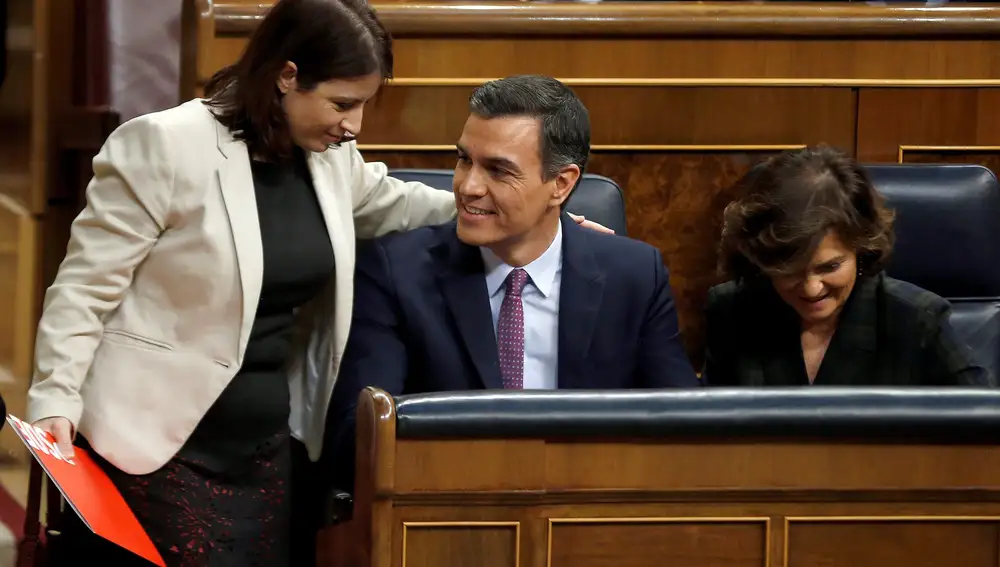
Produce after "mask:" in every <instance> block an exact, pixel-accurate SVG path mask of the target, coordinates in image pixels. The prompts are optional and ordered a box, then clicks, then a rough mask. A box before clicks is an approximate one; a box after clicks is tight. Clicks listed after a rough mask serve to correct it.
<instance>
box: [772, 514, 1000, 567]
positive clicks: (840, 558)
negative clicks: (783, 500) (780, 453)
mask: <svg viewBox="0 0 1000 567" xmlns="http://www.w3.org/2000/svg"><path fill="white" fill-rule="evenodd" d="M873 520H881V521H873ZM970 520H971V521H962V519H961V518H942V519H940V520H935V519H933V518H928V519H926V520H925V521H907V519H905V518H891V517H887V518H881V519H871V518H857V519H851V518H839V519H836V521H828V520H826V519H823V518H816V519H811V520H804V519H798V518H789V522H788V536H787V541H788V557H787V560H786V563H785V564H786V567H816V566H817V565H822V566H823V567H887V566H894V565H899V566H904V565H905V566H906V567H951V566H953V565H955V566H957V565H961V566H962V567H996V566H997V564H998V563H1000V555H998V550H1000V524H998V523H997V520H1000V519H986V520H981V521H976V520H974V519H970Z"/></svg>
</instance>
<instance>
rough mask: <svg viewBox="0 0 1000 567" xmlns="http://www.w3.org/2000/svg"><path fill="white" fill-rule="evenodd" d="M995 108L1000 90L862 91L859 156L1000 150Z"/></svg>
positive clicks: (879, 158) (889, 158) (884, 158)
mask: <svg viewBox="0 0 1000 567" xmlns="http://www.w3.org/2000/svg"><path fill="white" fill-rule="evenodd" d="M997 108H1000V89H985V88H980V89H862V90H861V92H860V93H859V95H858V152H857V155H858V158H859V159H861V160H863V161H870V162H896V161H898V160H899V149H900V146H951V147H957V148H961V147H965V146H993V147H996V146H1000V113H998V112H996V109H997ZM949 161H951V160H949Z"/></svg>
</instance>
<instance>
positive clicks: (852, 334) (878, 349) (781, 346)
mask: <svg viewBox="0 0 1000 567" xmlns="http://www.w3.org/2000/svg"><path fill="white" fill-rule="evenodd" d="M950 311H951V308H950V305H949V303H948V302H947V301H946V300H944V299H942V298H941V297H939V296H937V295H935V294H933V293H931V292H929V291H926V290H923V289H921V288H919V287H917V286H915V285H912V284H909V283H906V282H902V281H899V280H894V279H892V278H889V277H886V276H885V275H883V274H882V273H879V274H877V275H875V276H872V277H868V278H862V279H859V280H858V282H857V284H856V286H855V288H854V291H853V292H852V293H851V297H850V298H848V300H847V303H846V305H844V310H843V312H842V313H841V316H840V322H839V324H838V327H837V331H836V333H835V334H834V336H833V339H832V340H831V341H830V346H829V347H828V349H827V351H826V355H825V356H824V358H823V363H822V365H821V366H820V369H819V372H818V374H817V375H816V380H815V381H814V382H813V383H814V384H815V385H817V386H823V385H844V386H847V385H850V386H911V385H912V386H916V385H926V386H930V385H939V386H940V385H981V386H990V385H993V378H992V377H991V376H990V375H989V373H988V372H987V371H986V369H984V368H982V367H981V366H977V365H976V364H975V363H974V362H973V361H972V352H971V350H970V349H969V347H968V346H967V345H965V344H964V343H963V342H962V341H961V340H960V339H959V338H957V337H956V335H955V332H954V330H953V329H952V327H951V324H950V323H949V322H948V316H949V314H950ZM706 319H707V321H706V323H707V326H708V329H707V333H708V336H707V349H706V350H707V352H706V365H705V372H704V376H703V379H705V380H707V382H708V384H710V385H713V386H797V385H808V384H809V380H808V378H807V376H806V369H805V362H804V360H803V357H802V343H801V333H800V322H799V318H798V315H797V314H796V313H795V311H794V310H793V309H792V308H791V307H789V306H788V305H787V304H785V303H784V301H782V300H781V298H780V297H779V296H778V294H777V292H775V291H774V288H773V287H772V286H771V284H770V282H768V281H766V280H759V281H755V282H753V283H749V282H746V283H737V282H728V283H725V284H722V285H719V286H716V287H714V288H712V289H711V290H710V291H709V294H708V307H707V315H706Z"/></svg>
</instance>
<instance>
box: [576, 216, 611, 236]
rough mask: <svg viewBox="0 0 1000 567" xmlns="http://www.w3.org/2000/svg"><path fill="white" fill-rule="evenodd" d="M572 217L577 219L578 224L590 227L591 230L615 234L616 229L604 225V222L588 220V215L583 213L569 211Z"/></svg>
mask: <svg viewBox="0 0 1000 567" xmlns="http://www.w3.org/2000/svg"><path fill="white" fill-rule="evenodd" d="M567 214H568V215H569V216H570V218H571V219H573V220H574V221H576V224H578V225H580V226H582V227H583V228H589V229H590V230H596V231H597V232H603V233H605V234H614V233H615V231H613V230H611V229H610V228H608V227H606V226H604V225H603V224H598V223H596V222H594V221H589V220H587V217H585V216H583V215H574V214H573V213H567Z"/></svg>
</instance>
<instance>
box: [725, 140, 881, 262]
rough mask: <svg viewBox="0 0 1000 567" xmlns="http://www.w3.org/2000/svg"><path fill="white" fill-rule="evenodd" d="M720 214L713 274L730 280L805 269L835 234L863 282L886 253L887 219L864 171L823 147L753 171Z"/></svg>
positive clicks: (783, 155)
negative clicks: (825, 240) (853, 255)
mask: <svg viewBox="0 0 1000 567" xmlns="http://www.w3.org/2000/svg"><path fill="white" fill-rule="evenodd" d="M739 195H740V196H739V198H738V199H737V200H736V201H733V202H732V203H730V204H729V206H727V207H726V210H725V212H724V213H723V228H722V243H721V245H720V247H719V271H720V272H721V273H722V274H723V275H725V276H727V277H729V278H732V279H745V278H749V277H752V276H755V275H760V274H764V275H772V276H773V275H784V274H790V273H793V272H795V271H798V270H801V269H803V268H805V267H806V264H807V263H808V262H809V260H810V258H811V257H812V254H813V252H815V250H816V248H817V247H818V246H819V243H820V241H822V240H823V238H824V237H825V236H826V234H827V233H828V232H829V231H831V230H833V231H835V233H836V234H837V235H838V236H839V237H840V238H841V239H842V240H843V241H844V243H845V244H846V245H847V246H849V247H851V248H853V249H854V250H855V252H856V253H857V255H858V267H859V269H860V270H861V272H862V274H864V275H873V274H875V273H877V272H878V271H879V270H881V269H882V268H883V267H884V266H885V264H886V262H887V261H888V259H889V256H890V255H891V253H892V247H893V242H894V233H893V230H892V225H893V212H892V210H890V209H888V208H886V206H885V201H884V198H883V197H882V196H881V195H880V194H879V193H878V191H877V190H876V189H875V186H874V185H873V184H872V182H871V180H870V179H869V177H868V173H867V172H866V171H865V169H864V168H863V167H862V166H861V165H859V164H858V163H857V162H855V161H854V160H853V159H851V158H849V157H847V156H846V155H845V154H843V153H841V152H839V151H837V150H835V149H833V148H830V147H828V146H817V147H812V148H805V149H801V150H792V151H787V152H783V153H781V154H779V155H778V156H775V157H773V158H771V159H770V160H768V161H766V162H764V163H762V164H759V165H757V166H756V167H754V168H753V169H751V170H750V172H748V173H747V174H746V175H745V176H744V177H743V179H742V180H741V181H740V183H739Z"/></svg>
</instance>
